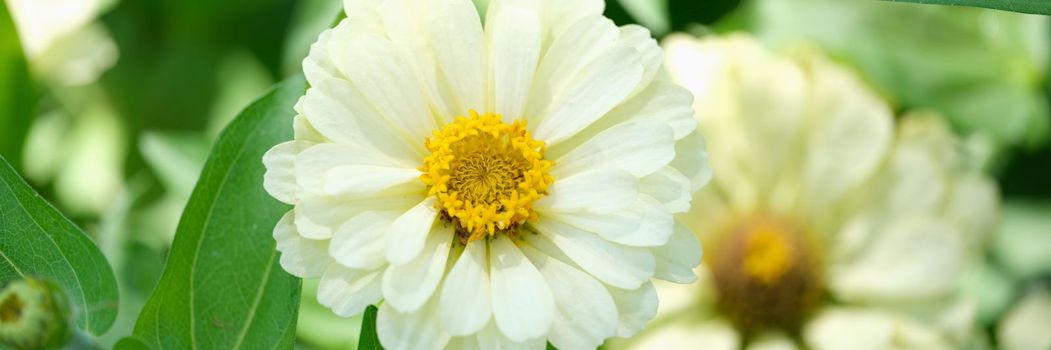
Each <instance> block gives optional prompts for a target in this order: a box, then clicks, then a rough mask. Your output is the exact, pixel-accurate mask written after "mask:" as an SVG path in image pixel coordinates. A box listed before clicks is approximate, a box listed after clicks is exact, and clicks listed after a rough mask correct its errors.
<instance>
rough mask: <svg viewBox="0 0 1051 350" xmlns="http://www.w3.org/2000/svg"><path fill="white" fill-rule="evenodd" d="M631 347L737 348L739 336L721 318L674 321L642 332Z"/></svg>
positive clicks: (727, 349)
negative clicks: (697, 321) (698, 322)
mask: <svg viewBox="0 0 1051 350" xmlns="http://www.w3.org/2000/svg"><path fill="white" fill-rule="evenodd" d="M632 348H636V349H705V350H738V349H740V348H741V336H740V335H739V334H737V331H736V330H734V328H733V326H731V325H730V324H729V323H727V322H725V321H722V320H707V321H704V322H703V323H700V324H690V323H686V322H676V323H674V324H671V325H667V326H665V327H660V328H657V329H654V330H653V331H647V332H646V333H643V334H642V335H641V336H640V337H639V339H638V342H636V343H633V344H632Z"/></svg>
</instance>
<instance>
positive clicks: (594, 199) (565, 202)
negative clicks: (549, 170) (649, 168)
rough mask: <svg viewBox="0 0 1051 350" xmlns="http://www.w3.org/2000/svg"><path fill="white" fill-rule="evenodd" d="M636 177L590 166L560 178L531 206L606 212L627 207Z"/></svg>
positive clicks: (635, 191)
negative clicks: (587, 168)
mask: <svg viewBox="0 0 1051 350" xmlns="http://www.w3.org/2000/svg"><path fill="white" fill-rule="evenodd" d="M638 183H639V180H638V179H637V178H635V176H633V175H631V174H630V173H627V172H625V171H621V170H618V169H609V168H606V169H593V170H590V171H584V172H580V173H577V174H574V175H573V176H569V177H566V178H559V180H558V181H555V183H554V184H552V185H551V188H549V189H548V194H547V196H544V197H543V198H540V199H539V200H537V201H536V202H535V203H533V207H534V208H536V209H537V211H550V212H579V211H590V212H595V213H609V212H612V211H616V210H620V209H624V208H627V207H628V206H630V205H631V204H632V203H634V202H635V201H636V199H638V197H639V192H638V186H639V185H638Z"/></svg>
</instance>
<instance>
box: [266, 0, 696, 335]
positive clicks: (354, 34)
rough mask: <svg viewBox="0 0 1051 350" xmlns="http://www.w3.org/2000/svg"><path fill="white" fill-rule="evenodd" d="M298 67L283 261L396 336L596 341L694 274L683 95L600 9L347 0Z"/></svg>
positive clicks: (630, 29)
mask: <svg viewBox="0 0 1051 350" xmlns="http://www.w3.org/2000/svg"><path fill="white" fill-rule="evenodd" d="M344 7H345V10H346V13H347V19H345V20H343V21H342V22H341V23H340V24H339V25H337V26H336V27H335V28H333V29H331V30H328V31H325V32H324V33H322V34H321V36H320V38H319V39H318V42H317V43H315V44H314V45H313V47H312V48H311V51H310V55H309V56H308V57H307V59H306V60H305V61H304V62H303V70H304V72H305V73H306V77H307V80H308V82H309V83H310V88H309V89H308V90H307V92H306V95H305V96H303V97H302V99H300V101H299V103H298V104H297V105H296V110H297V112H298V113H299V115H298V116H297V117H296V118H295V124H294V125H295V139H294V140H293V141H291V142H287V143H283V144H280V145H277V146H275V147H274V148H273V149H272V150H270V151H269V152H268V153H267V155H266V156H265V158H264V159H263V161H264V163H265V164H266V167H267V174H266V178H265V186H266V189H267V190H268V192H269V193H270V194H271V195H273V196H274V197H275V198H277V199H279V200H281V201H284V202H286V203H289V204H293V205H294V206H295V207H294V209H293V210H292V211H291V212H289V213H288V214H287V215H285V216H284V218H282V219H281V221H280V222H279V223H278V224H277V227H276V228H275V230H274V237H275V238H276V239H277V242H278V243H277V247H278V250H280V251H281V252H282V256H281V263H282V266H283V267H284V268H285V269H286V270H288V271H289V272H291V273H292V274H295V275H297V276H301V277H304V278H309V277H320V278H321V282H320V286H319V290H318V300H319V301H320V302H321V303H322V304H323V305H325V306H327V307H330V308H331V309H332V310H333V311H334V312H335V313H336V314H338V315H340V316H353V315H357V314H359V313H361V312H362V311H363V310H364V309H365V307H366V306H367V305H369V304H378V305H379V316H378V319H377V332H378V334H379V337H380V341H381V342H382V344H383V345H384V346H385V347H387V348H388V349H419V348H443V347H446V346H448V347H450V348H482V349H494V348H506V347H513V346H520V347H525V348H543V347H544V346H545V343H546V342H550V343H552V344H553V345H555V346H557V347H559V348H562V349H585V348H594V347H596V346H598V345H599V344H601V343H602V342H603V340H604V339H606V338H609V337H612V336H629V335H632V334H634V333H635V332H637V331H639V330H640V329H641V328H642V326H643V325H644V323H645V322H646V321H648V320H649V319H650V318H652V317H653V315H654V314H655V313H656V303H657V299H656V292H655V289H654V288H653V285H652V283H651V282H650V279H651V278H659V279H665V280H670V281H675V282H691V281H693V280H695V278H696V277H695V275H694V273H693V271H692V268H693V267H694V266H696V265H697V264H699V261H700V246H699V243H698V241H697V240H696V238H695V237H694V236H693V235H692V234H691V233H690V232H689V231H688V229H686V228H685V226H684V225H681V224H676V223H675V222H674V219H673V216H672V215H673V214H674V213H680V212H685V211H687V210H689V207H690V198H691V194H692V193H693V192H694V191H695V190H696V189H698V188H700V187H701V186H702V185H703V184H704V183H705V182H706V181H707V180H708V178H709V177H710V172H709V170H708V167H707V162H706V156H705V153H704V140H703V139H702V137H701V136H700V134H699V133H698V132H697V131H696V126H697V122H696V120H695V119H694V118H693V112H692V109H691V103H692V97H691V95H690V94H689V92H688V91H686V90H685V89H682V88H680V87H677V86H676V85H674V84H672V83H669V82H667V81H663V80H660V79H657V78H656V76H657V72H658V70H659V68H660V66H661V62H662V52H661V50H660V48H659V47H658V45H657V43H656V41H655V40H653V39H652V38H651V37H650V35H649V32H648V31H646V30H645V29H643V28H641V27H638V26H625V27H619V28H618V27H617V26H616V25H614V24H613V22H612V21H610V20H609V19H606V18H604V17H603V16H602V14H601V13H602V10H603V2H602V1H600V0H586V1H564V0H498V1H493V2H491V3H490V4H489V6H488V10H487V13H486V15H485V16H484V21H483V19H482V18H481V17H480V16H479V12H478V10H477V9H476V8H475V6H474V5H473V4H472V2H471V1H469V0H356V1H346V2H345V3H344Z"/></svg>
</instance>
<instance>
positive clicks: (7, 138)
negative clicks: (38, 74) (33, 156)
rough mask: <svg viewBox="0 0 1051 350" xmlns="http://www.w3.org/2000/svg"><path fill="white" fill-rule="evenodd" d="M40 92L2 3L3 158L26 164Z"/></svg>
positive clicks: (0, 150) (0, 118)
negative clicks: (26, 147) (24, 155)
mask: <svg viewBox="0 0 1051 350" xmlns="http://www.w3.org/2000/svg"><path fill="white" fill-rule="evenodd" d="M35 105H36V93H35V90H34V87H33V84H32V80H30V76H29V67H28V65H27V64H26V60H25V56H24V55H22V44H21V42H20V41H19V40H18V33H17V32H15V25H14V22H13V21H12V20H11V13H10V12H9V11H8V10H7V6H6V5H5V4H4V3H0V126H2V127H0V156H4V157H6V158H7V159H8V161H10V162H11V164H13V165H14V166H16V167H20V166H21V165H22V145H23V144H24V143H25V138H26V133H28V132H29V124H30V121H32V119H33V107H34V106H35Z"/></svg>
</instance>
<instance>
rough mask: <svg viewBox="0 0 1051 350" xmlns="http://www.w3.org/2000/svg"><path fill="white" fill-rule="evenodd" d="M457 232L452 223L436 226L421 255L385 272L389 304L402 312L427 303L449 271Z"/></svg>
mask: <svg viewBox="0 0 1051 350" xmlns="http://www.w3.org/2000/svg"><path fill="white" fill-rule="evenodd" d="M396 224H397V223H395V225H396ZM454 235H455V234H454V233H453V229H452V226H451V225H444V224H441V225H434V228H433V230H431V231H430V233H429V234H428V235H427V237H426V240H427V242H426V245H425V246H424V247H422V249H421V250H422V252H421V253H420V254H417V255H416V257H415V258H414V259H413V260H410V261H408V262H407V263H405V264H403V265H392V266H390V267H388V268H387V272H386V273H384V274H383V297H384V298H386V300H387V303H386V304H387V305H390V306H392V307H394V308H395V309H397V310H398V311H401V312H413V311H416V309H419V308H420V307H421V306H423V304H424V303H426V302H427V299H428V298H430V297H431V294H434V291H435V289H436V288H437V287H438V283H440V282H441V281H442V276H443V275H444V274H445V264H446V261H447V260H448V258H449V249H450V248H451V247H452V238H453V236H454ZM388 242H390V241H388ZM435 299H436V298H435Z"/></svg>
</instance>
